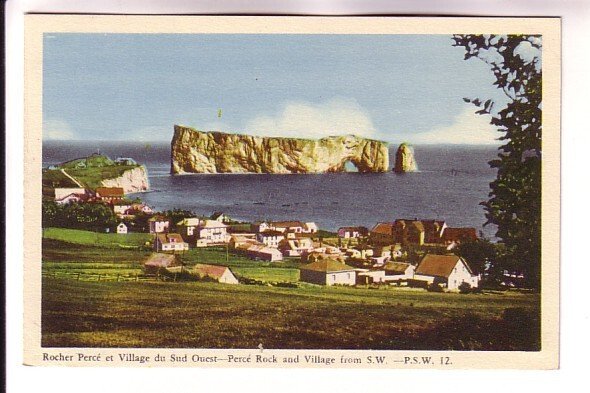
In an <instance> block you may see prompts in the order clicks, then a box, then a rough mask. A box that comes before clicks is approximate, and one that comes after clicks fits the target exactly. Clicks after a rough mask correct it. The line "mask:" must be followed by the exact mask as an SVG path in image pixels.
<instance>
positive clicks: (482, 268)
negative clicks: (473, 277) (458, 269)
mask: <svg viewBox="0 0 590 393" xmlns="http://www.w3.org/2000/svg"><path fill="white" fill-rule="evenodd" d="M498 249H499V246H498V245H496V244H494V243H492V242H490V241H489V240H488V239H485V238H482V239H477V240H474V241H469V242H463V243H461V244H459V245H458V246H457V248H456V249H455V250H454V251H455V253H456V254H457V255H459V256H460V257H462V258H464V259H465V260H466V261H467V263H468V264H469V266H470V267H471V269H472V270H473V271H474V273H475V274H482V275H486V276H487V275H490V274H491V272H495V271H496V270H495V266H496V265H497V264H498V254H499V253H498Z"/></svg>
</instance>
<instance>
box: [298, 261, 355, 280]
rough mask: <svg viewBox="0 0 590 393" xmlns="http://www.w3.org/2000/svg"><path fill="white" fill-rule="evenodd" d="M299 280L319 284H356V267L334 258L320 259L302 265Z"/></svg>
mask: <svg viewBox="0 0 590 393" xmlns="http://www.w3.org/2000/svg"><path fill="white" fill-rule="evenodd" d="M299 280H300V281H304V282H309V283H312V284H319V285H335V284H338V285H355V284H356V269H355V268H354V267H352V266H348V265H346V264H344V263H342V262H339V261H336V260H334V259H330V258H326V259H320V260H317V261H315V262H312V263H308V264H307V265H303V266H301V267H300V268H299Z"/></svg>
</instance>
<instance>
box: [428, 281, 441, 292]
mask: <svg viewBox="0 0 590 393" xmlns="http://www.w3.org/2000/svg"><path fill="white" fill-rule="evenodd" d="M427 290H428V292H444V290H443V287H441V286H440V284H437V283H434V282H433V283H432V284H430V285H429V286H428V288H427Z"/></svg>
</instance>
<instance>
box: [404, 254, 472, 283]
mask: <svg viewBox="0 0 590 393" xmlns="http://www.w3.org/2000/svg"><path fill="white" fill-rule="evenodd" d="M414 280H418V281H425V282H427V283H428V284H432V283H434V284H440V285H442V286H443V287H445V288H447V289H448V290H451V291H453V290H458V289H459V285H461V284H462V283H464V282H466V283H468V284H469V285H471V287H472V288H476V287H477V286H478V285H479V275H476V274H474V273H473V270H472V269H471V267H469V265H468V264H467V262H466V261H465V260H464V259H463V258H461V257H459V256H457V255H436V254H426V255H425V256H424V258H422V260H421V261H420V263H419V264H418V266H417V267H416V270H415V271H414Z"/></svg>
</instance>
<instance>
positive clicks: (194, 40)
mask: <svg viewBox="0 0 590 393" xmlns="http://www.w3.org/2000/svg"><path fill="white" fill-rule="evenodd" d="M463 54H464V52H463V50H462V49H461V48H454V47H453V46H452V40H451V37H450V36H447V35H274V34H273V35H235V34H215V35H201V34H199V35H187V34H183V35H180V34H46V35H45V37H44V64H43V70H44V72H43V135H44V139H46V140H47V139H64V140H66V139H75V140H130V141H134V140H138V141H170V139H171V137H172V132H173V125H174V124H183V125H187V126H191V127H195V128H198V129H201V130H220V131H226V132H237V133H248V134H255V135H266V136H289V137H295V136H298V137H323V136H327V135H336V134H357V135H361V136H366V137H371V138H377V139H381V140H386V141H390V142H401V141H408V142H410V143H470V144H494V143H495V144H498V142H497V141H495V140H494V138H496V137H497V136H498V133H497V132H495V131H494V130H493V128H492V127H491V126H490V125H489V124H488V123H489V118H486V117H484V116H478V115H475V114H474V112H475V108H474V107H472V106H470V105H469V104H466V103H464V102H463V100H462V98H463V97H480V98H499V97H500V95H499V92H498V91H497V90H496V89H495V88H494V87H493V86H492V83H493V76H492V74H491V72H490V71H489V68H488V66H486V65H485V64H484V63H483V62H481V61H479V60H477V59H471V60H469V61H465V60H463ZM219 109H221V117H219V111H218V110H219Z"/></svg>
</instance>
